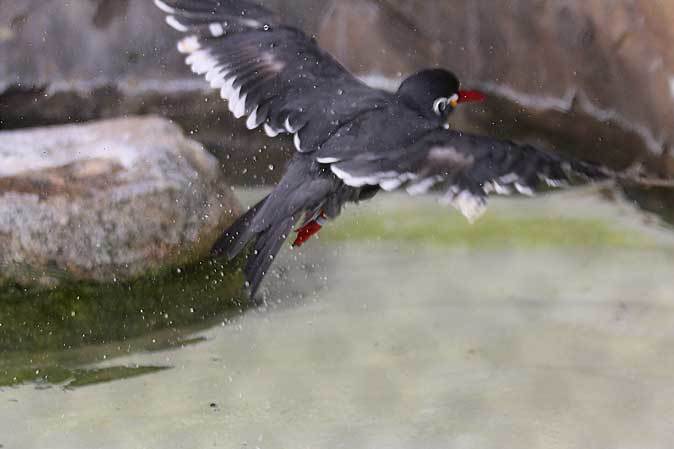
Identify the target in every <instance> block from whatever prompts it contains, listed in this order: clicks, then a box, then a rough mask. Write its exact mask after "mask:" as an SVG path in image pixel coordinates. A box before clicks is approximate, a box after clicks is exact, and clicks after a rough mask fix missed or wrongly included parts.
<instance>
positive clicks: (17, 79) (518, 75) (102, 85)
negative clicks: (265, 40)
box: [0, 0, 674, 174]
mask: <svg viewBox="0 0 674 449" xmlns="http://www.w3.org/2000/svg"><path fill="white" fill-rule="evenodd" d="M265 3H267V4H268V5H269V6H270V7H272V8H274V9H275V10H278V11H281V14H282V15H283V16H284V18H285V19H286V20H288V21H289V22H291V23H294V24H297V25H301V26H302V27H303V28H304V29H306V30H307V31H308V32H310V33H314V34H316V36H317V37H318V39H319V41H320V42H321V44H322V45H323V46H325V47H326V48H327V49H329V50H330V51H332V52H333V53H334V54H335V55H336V56H337V57H338V59H340V60H341V61H342V62H344V63H345V64H346V65H347V66H348V67H349V68H350V69H352V70H354V71H355V72H357V73H358V74H360V75H377V76H381V77H384V78H379V79H380V80H391V83H390V84H391V85H395V80H397V79H399V78H400V77H403V76H405V75H407V74H409V73H410V72H413V71H415V70H418V69H420V68H423V67H427V66H445V67H449V68H452V69H453V70H455V71H456V72H457V73H458V74H459V75H460V76H461V77H462V78H463V79H464V80H465V82H466V83H469V84H472V85H479V86H481V87H482V88H484V89H485V90H487V91H489V92H490V93H491V100H490V102H489V103H487V104H486V105H485V106H484V108H478V109H473V110H472V111H466V112H464V113H463V115H462V116H461V117H459V120H458V123H459V124H460V125H461V126H463V127H467V128H469V129H476V130H480V131H482V132H487V133H489V134H493V135H497V136H509V137H513V138H518V139H522V140H530V141H534V142H536V143H538V144H541V145H547V146H550V147H554V148H555V149H560V150H563V151H569V152H572V153H575V154H580V155H583V156H584V157H590V158H593V159H600V160H602V161H605V162H608V163H610V164H612V165H614V166H616V167H621V168H624V167H626V166H629V165H631V164H634V163H636V162H643V163H645V164H646V165H648V166H649V167H650V168H651V170H652V171H656V172H661V173H663V174H672V173H674V164H673V163H672V158H670V157H668V156H667V148H668V145H669V144H670V142H672V141H674V49H673V48H672V45H671V42H674V30H673V28H672V27H671V24H672V23H674V0H655V1H654V0H564V1H546V0H507V1H499V2H495V1H491V0H472V1H466V0H424V1H409V0H339V1H326V2H323V1H320V2H319V1H310V0H275V1H267V2H265ZM175 36H176V34H175V33H174V32H173V31H171V30H170V29H168V28H167V27H166V26H165V25H164V23H163V21H162V14H161V13H160V12H159V11H158V10H157V9H156V8H155V7H154V5H153V4H152V2H151V0H70V1H61V0H0V61H2V64H0V91H4V92H5V93H4V95H3V97H2V101H1V102H0V126H2V127H21V126H28V125H32V124H44V123H59V122H64V121H72V120H87V119H91V118H98V117H109V116H116V115H123V114H127V113H147V112H159V113H162V114H164V115H167V116H169V117H172V118H174V119H176V120H178V121H179V122H180V123H181V124H182V125H183V126H184V127H186V128H188V129H190V130H193V131H194V132H195V135H196V136H197V137H199V138H200V139H201V140H202V141H204V142H205V143H207V144H208V145H209V146H218V145H224V144H225V143H226V144H228V145H229V144H231V141H236V140H237V139H238V137H236V136H238V135H239V131H240V128H238V127H237V125H235V124H232V123H231V119H230V118H229V116H228V114H227V113H226V108H225V107H224V105H222V104H221V103H220V102H219V101H218V99H217V96H216V95H215V94H213V93H211V94H210V96H209V97H208V99H209V102H208V103H205V102H204V99H203V98H204V97H203V94H202V93H201V92H200V93H199V94H198V95H197V94H196V93H195V91H197V92H198V91H200V90H201V89H203V88H204V87H205V83H204V82H202V81H200V80H198V79H196V78H195V77H193V76H192V75H191V74H190V73H189V72H188V70H187V69H186V68H185V67H184V66H183V64H182V61H181V59H180V57H179V56H178V55H177V54H176V52H175V47H174V42H175ZM208 115H211V116H212V120H205V119H204V117H205V116H208ZM249 140H250V139H248V140H247V141H246V142H247V143H248V142H249ZM253 140H254V145H245V146H246V147H247V148H251V147H255V148H262V147H264V146H265V145H266V144H268V142H267V141H266V140H265V139H264V138H263V137H261V136H256V137H255V138H253ZM230 146H231V147H232V148H234V150H236V149H238V147H239V145H238V144H236V142H234V143H233V144H231V145H230ZM234 150H233V151H232V153H233V154H230V155H229V156H230V157H234V158H235V159H236V158H238V157H240V153H241V152H245V151H246V150H245V149H242V150H241V151H234ZM249 156H250V155H249ZM262 159H264V158H262Z"/></svg>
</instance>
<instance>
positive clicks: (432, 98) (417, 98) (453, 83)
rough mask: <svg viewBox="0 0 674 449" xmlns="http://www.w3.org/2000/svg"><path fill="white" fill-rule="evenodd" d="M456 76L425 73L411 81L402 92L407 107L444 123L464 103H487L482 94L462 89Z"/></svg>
mask: <svg viewBox="0 0 674 449" xmlns="http://www.w3.org/2000/svg"><path fill="white" fill-rule="evenodd" d="M459 87H460V83H459V80H458V79H457V78H456V76H455V75H454V74H453V73H452V72H449V71H447V70H442V69H431V70H424V71H422V72H419V73H417V74H415V75H412V76H410V77H409V78H407V79H406V80H405V81H403V83H402V84H401V85H400V88H399V89H398V93H397V95H398V97H400V98H401V99H402V100H403V101H404V102H405V103H406V104H407V105H409V106H410V107H412V108H414V109H415V110H417V111H419V112H420V113H421V114H422V115H424V116H426V117H429V118H435V119H437V118H439V119H441V120H442V122H443V123H447V120H448V118H449V116H450V115H451V113H452V112H453V111H454V109H456V107H457V106H458V105H459V104H461V103H468V102H475V101H484V100H485V98H486V97H485V95H484V94H482V93H480V92H478V91H467V90H460V88H459Z"/></svg>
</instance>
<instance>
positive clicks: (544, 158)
mask: <svg viewBox="0 0 674 449" xmlns="http://www.w3.org/2000/svg"><path fill="white" fill-rule="evenodd" d="M331 168H332V171H333V173H334V174H335V175H337V176H338V177H339V178H340V179H342V180H343V181H344V183H345V184H347V185H350V186H352V187H363V186H366V185H372V186H379V187H380V188H382V189H384V190H387V191H392V190H397V189H401V188H405V189H406V190H407V192H408V193H410V194H413V195H415V194H422V193H426V192H428V191H429V190H431V189H434V190H438V189H440V191H442V192H443V195H444V196H443V201H444V202H446V203H448V204H452V205H454V206H455V207H456V208H457V209H459V210H460V211H461V212H462V213H463V214H464V215H465V216H466V217H467V218H468V219H469V220H471V221H473V220H475V219H477V218H479V216H480V215H482V213H483V212H484V211H485V209H486V205H487V197H488V196H489V195H490V194H492V193H495V194H501V195H507V194H511V193H519V194H523V195H533V194H534V193H535V192H536V190H539V189H541V188H551V187H552V188H556V187H563V186H565V185H567V184H570V183H572V182H574V181H588V180H603V179H606V178H608V177H611V176H612V174H611V172H610V171H609V170H608V169H605V168H603V167H599V166H596V165H593V164H590V163H586V162H580V161H577V160H573V159H570V158H565V157H564V156H562V155H558V154H554V153H549V152H546V151H542V150H539V149H536V148H534V147H531V146H528V145H518V144H515V143H513V142H508V141H499V140H495V139H492V138H489V137H480V136H475V135H471V134H464V133H461V132H457V131H447V130H434V131H431V132H429V133H427V134H426V135H425V136H424V137H422V138H421V139H419V140H417V141H416V142H415V143H414V144H413V145H411V146H409V147H406V148H399V149H394V150H386V151H365V152H363V153H361V154H358V155H356V156H355V157H352V158H350V159H348V160H339V158H338V157H336V158H335V160H334V162H333V163H332V164H331Z"/></svg>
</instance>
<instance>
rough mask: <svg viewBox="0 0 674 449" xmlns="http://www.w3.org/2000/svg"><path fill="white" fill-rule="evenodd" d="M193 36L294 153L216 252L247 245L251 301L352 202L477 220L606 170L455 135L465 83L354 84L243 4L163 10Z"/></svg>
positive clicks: (211, 77) (234, 101) (191, 44)
mask: <svg viewBox="0 0 674 449" xmlns="http://www.w3.org/2000/svg"><path fill="white" fill-rule="evenodd" d="M155 3H156V4H157V6H158V7H159V8H160V9H162V10H163V11H165V12H166V13H167V14H168V16H167V22H168V23H169V25H171V26H172V27H173V28H175V29H176V30H178V31H180V32H182V33H185V34H186V35H187V36H186V37H184V38H183V39H182V40H180V42H179V44H178V49H179V51H180V52H182V53H185V54H187V55H188V56H187V60H186V62H187V64H188V65H190V66H191V68H192V70H193V71H194V72H195V73H197V74H201V75H205V76H206V79H207V80H208V81H209V82H210V83H211V85H212V86H213V87H214V88H218V89H220V92H221V96H222V98H223V99H225V100H227V101H228V102H229V108H230V110H231V111H232V113H233V114H234V115H235V116H236V117H237V118H243V117H246V123H247V126H248V128H249V129H255V128H258V127H260V126H262V127H263V128H264V129H265V131H266V133H267V134H268V135H269V136H270V137H274V136H276V135H278V134H283V133H288V134H292V135H293V136H294V143H295V146H296V148H297V153H296V155H295V157H294V158H293V160H292V161H291V162H290V164H289V166H288V169H287V172H286V173H285V175H284V177H283V179H282V180H281V182H280V183H279V184H278V186H277V187H276V188H275V189H274V191H273V192H272V193H271V194H270V195H269V196H268V197H266V198H265V199H264V200H263V201H262V202H260V203H259V204H257V205H256V206H255V207H253V208H252V209H251V210H250V211H249V212H248V213H247V214H245V215H244V216H243V217H241V218H240V219H239V221H238V222H237V223H236V224H234V226H232V227H231V228H230V229H228V230H227V231H226V232H225V233H224V235H223V237H222V238H221V239H220V240H219V241H218V243H217V244H216V245H215V247H214V253H215V254H227V255H228V256H229V257H236V256H237V255H238V254H240V253H241V252H242V251H243V249H244V248H245V247H246V246H247V245H248V244H249V243H250V242H254V243H253V244H254V250H253V252H252V254H251V255H250V256H249V260H248V264H247V266H246V269H245V273H246V277H247V280H248V282H249V284H250V288H251V294H255V291H256V290H257V288H258V287H259V285H260V282H261V281H262V279H263V277H264V275H265V274H266V272H267V271H268V269H269V267H270V265H271V263H272V262H273V259H274V257H275V256H276V254H277V253H278V251H279V249H280V247H281V246H282V244H283V242H284V241H285V240H286V239H287V237H288V235H289V234H290V233H291V231H292V227H293V225H295V223H297V222H298V221H299V220H302V219H304V220H305V224H306V223H307V222H309V223H311V222H312V220H316V219H317V217H319V216H325V217H327V218H336V217H337V216H338V215H339V213H340V212H341V208H342V206H343V205H344V204H345V203H347V202H357V201H360V200H363V199H368V198H371V197H372V196H374V195H375V194H376V193H377V192H378V191H380V190H386V191H391V190H397V189H406V190H407V191H408V192H409V193H411V194H420V193H426V192H428V191H429V190H431V189H433V190H439V191H441V194H442V198H443V200H444V201H445V202H447V203H449V204H453V205H454V206H456V207H457V208H458V209H460V210H461V211H462V212H463V213H464V215H466V216H467V217H468V218H469V219H471V220H472V219H474V218H476V217H477V216H479V215H480V214H481V213H482V211H483V210H484V208H485V206H486V198H487V196H488V195H489V194H491V193H497V194H507V193H522V194H532V193H533V192H534V191H535V190H536V189H537V188H538V187H540V186H541V185H548V186H553V187H558V186H561V185H562V184H564V183H566V182H568V181H569V180H571V179H573V178H574V177H576V176H580V177H583V178H585V179H603V178H605V177H606V176H607V173H608V172H607V171H606V170H604V169H601V168H598V167H596V166H594V165H591V164H587V163H583V162H578V161H574V160H571V159H567V158H564V157H562V156H560V155H556V154H552V153H549V152H545V151H541V150H537V149H535V148H533V147H530V146H523V145H517V144H515V143H512V142H506V141H497V140H494V139H490V138H487V137H479V136H474V135H470V134H465V133H462V132H458V131H452V130H449V129H448V126H447V121H448V118H449V116H450V115H451V112H452V110H453V109H454V108H455V107H456V105H457V103H458V102H460V100H461V95H462V93H461V92H460V91H459V81H458V80H457V78H456V77H455V76H454V75H453V74H452V73H451V72H448V71H446V70H441V69H433V70H425V71H422V72H419V73H417V74H415V75H412V76H411V77H409V78H407V79H406V80H405V81H404V82H403V83H402V85H401V86H400V88H399V90H398V91H397V92H396V93H389V92H385V91H381V90H377V89H373V88H371V87H369V86H367V85H365V84H364V83H362V82H361V81H359V80H357V79H356V78H355V77H353V76H352V75H351V74H350V73H349V72H348V71H347V70H346V69H345V68H344V67H342V66H341V65H340V64H339V63H338V62H337V61H335V60H334V59H333V58H332V57H331V56H330V55H329V54H327V53H326V52H324V51H323V50H321V49H320V48H319V47H318V46H317V45H316V43H315V41H314V40H313V39H311V38H309V37H307V36H306V35H305V34H304V33H303V32H302V31H300V30H298V29H296V28H293V27H289V26H286V25H283V24H282V23H280V22H279V21H278V19H277V17H276V16H275V15H274V14H272V13H271V12H270V11H268V10H267V9H265V8H263V7H261V6H259V5H256V4H254V3H252V2H249V1H247V0H155Z"/></svg>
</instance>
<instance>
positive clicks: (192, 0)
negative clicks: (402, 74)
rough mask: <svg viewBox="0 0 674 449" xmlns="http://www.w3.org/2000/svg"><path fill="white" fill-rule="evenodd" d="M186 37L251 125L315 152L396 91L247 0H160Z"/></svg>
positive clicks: (193, 59) (183, 46) (198, 63)
mask: <svg viewBox="0 0 674 449" xmlns="http://www.w3.org/2000/svg"><path fill="white" fill-rule="evenodd" d="M154 1H155V4H156V5H157V6H158V7H159V8H160V9H161V10H162V11H164V12H165V13H166V14H167V19H166V21H167V23H168V24H169V25H171V26H172V27H173V28H174V29H176V30H177V31H179V32H181V33H185V34H186V36H185V37H184V38H183V39H181V40H180V42H179V43H178V50H179V51H180V52H181V53H184V54H186V55H187V59H186V62H187V64H188V65H189V66H190V67H191V68H192V71H193V72H195V73H197V74H200V75H204V76H205V77H206V80H207V81H208V82H209V83H210V84H211V86H212V87H214V88H217V89H219V90H220V93H221V96H222V98H223V99H225V100H227V101H228V102H229V109H230V110H231V112H232V113H233V114H234V115H235V116H236V117H237V118H243V117H246V124H247V126H248V128H249V129H255V128H258V127H261V126H262V127H264V129H265V131H266V133H267V134H268V135H269V136H270V137H275V136H277V135H279V134H283V133H289V134H293V135H294V143H295V146H296V147H297V150H298V151H301V152H311V151H314V150H315V149H316V148H318V147H319V146H320V144H321V143H322V140H324V139H326V138H327V136H330V134H331V133H332V132H334V130H336V129H338V128H339V127H340V126H342V125H343V124H344V123H347V122H348V121H350V120H352V119H353V118H354V117H356V116H358V115H359V114H360V113H362V112H363V111H364V110H367V109H371V108H374V107H377V105H378V104H385V103H386V102H387V101H389V95H388V94H386V93H384V92H382V91H379V90H376V89H372V88H370V87H368V86H367V85H365V84H363V83H362V82H360V81H358V80H357V79H356V78H355V77H353V76H352V75H351V74H350V73H349V72H348V71H347V70H346V69H345V68H344V67H342V66H341V65H340V64H339V63H338V62H337V61H335V60H334V59H333V58H332V57H331V56H330V55H329V54H327V53H326V52H324V51H323V50H321V49H320V48H319V47H318V46H317V45H316V43H315V42H314V40H313V39H311V38H309V37H308V36H306V35H305V34H304V33H303V32H302V31H300V30H298V29H296V28H293V27H289V26H285V25H282V24H280V23H279V21H278V19H277V18H276V16H275V15H274V14H272V13H271V12H270V11H268V10H267V9H265V8H263V7H261V6H259V5H256V4H254V3H252V2H249V1H246V0H154Z"/></svg>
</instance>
